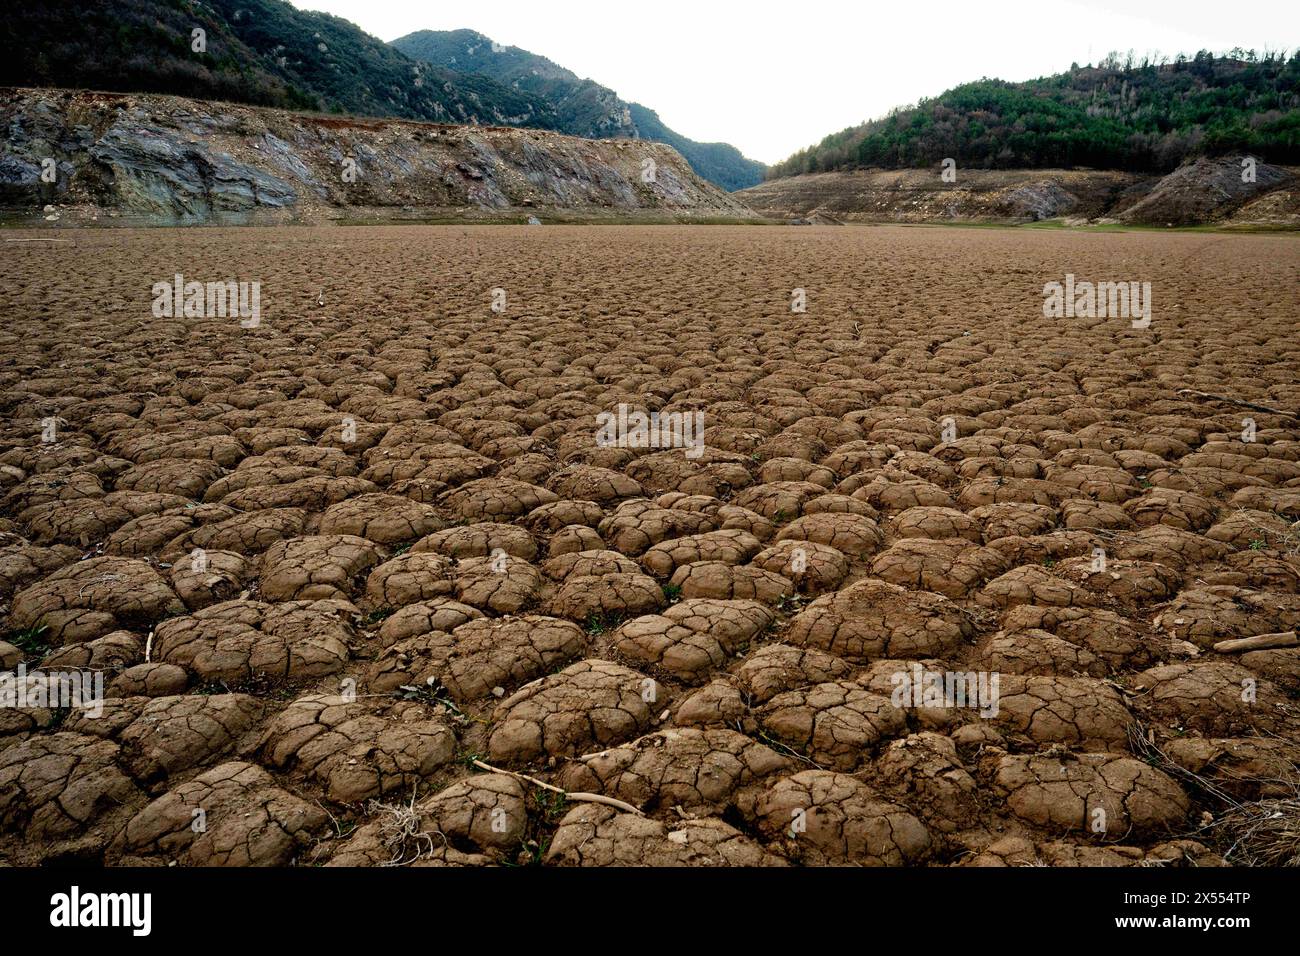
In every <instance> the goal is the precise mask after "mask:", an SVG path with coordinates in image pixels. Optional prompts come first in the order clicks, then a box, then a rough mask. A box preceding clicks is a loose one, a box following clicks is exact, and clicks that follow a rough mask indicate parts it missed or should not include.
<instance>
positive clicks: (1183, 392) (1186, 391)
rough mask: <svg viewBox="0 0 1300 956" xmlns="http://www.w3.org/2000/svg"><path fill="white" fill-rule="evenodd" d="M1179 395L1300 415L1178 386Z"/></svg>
mask: <svg viewBox="0 0 1300 956" xmlns="http://www.w3.org/2000/svg"><path fill="white" fill-rule="evenodd" d="M1178 394H1179V395H1195V396H1196V397H1197V398H1207V399H1210V400H1212V401H1216V402H1227V403H1228V404H1229V405H1239V406H1241V407H1242V408H1249V409H1251V410H1252V411H1256V412H1266V413H1267V414H1269V415H1282V416H1283V417H1285V418H1294V419H1296V420H1297V421H1300V415H1296V414H1293V413H1292V412H1284V411H1282V409H1280V408H1269V407H1268V406H1267V405H1256V404H1255V403H1254V402H1243V401H1242V400H1241V399H1239V398H1229V397H1228V396H1227V395H1211V394H1210V393H1209V392H1198V391H1197V390H1196V389H1194V388H1180V389H1179V390H1178Z"/></svg>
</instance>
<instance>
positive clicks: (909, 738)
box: [0, 227, 1300, 866]
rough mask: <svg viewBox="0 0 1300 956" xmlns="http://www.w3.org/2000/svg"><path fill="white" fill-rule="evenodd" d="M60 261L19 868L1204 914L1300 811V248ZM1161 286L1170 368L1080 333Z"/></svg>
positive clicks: (8, 539)
mask: <svg viewBox="0 0 1300 956" xmlns="http://www.w3.org/2000/svg"><path fill="white" fill-rule="evenodd" d="M63 235H71V236H72V237H73V238H74V239H75V242H73V243H60V244H49V245H45V244H38V243H30V244H27V243H24V244H14V245H13V246H12V247H9V248H7V249H6V255H5V256H4V257H3V258H0V288H3V289H4V290H5V291H4V293H3V301H4V304H5V306H6V315H7V316H8V317H9V322H8V324H7V325H6V326H5V328H4V329H3V330H0V355H2V360H0V407H2V408H3V411H4V417H3V422H2V423H0V669H2V670H3V671H5V672H6V677H5V684H4V685H3V691H4V693H5V694H6V695H8V697H7V698H6V699H7V700H8V701H9V702H8V703H7V704H6V706H4V707H3V708H0V862H4V863H13V864H35V863H41V862H47V863H56V862H59V861H63V860H95V861H102V862H104V863H105V864H109V865H115V864H151V865H159V864H162V865H165V864H169V863H178V864H180V865H228V866H236V865H276V866H278V865H291V864H298V865H336V866H346V865H368V866H369V865H373V866H388V865H418V866H483V865H499V864H537V865H543V866H601V865H646V864H653V865H665V866H667V865H695V866H699V865H719V866H720V865H742V866H760V865H761V866H769V865H770V866H779V865H804V866H810V865H873V866H913V865H915V866H955V865H978V866H986V865H987V866H999V865H1012V866H1017V865H1032V864H1043V863H1046V864H1050V865H1060V866H1074V865H1094V864H1098V863H1104V864H1114V865H1213V864H1220V863H1223V862H1227V863H1237V862H1244V860H1243V857H1242V852H1241V850H1240V848H1238V847H1234V841H1233V840H1232V839H1230V838H1228V833H1227V831H1226V830H1225V829H1224V828H1223V827H1221V826H1219V821H1220V820H1221V819H1222V817H1223V816H1224V814H1225V810H1226V809H1227V808H1228V807H1230V806H1231V802H1230V801H1236V802H1238V803H1246V804H1250V803H1251V802H1252V801H1259V800H1265V799H1275V798H1278V797H1283V796H1287V795H1288V794H1292V795H1293V794H1294V788H1295V786H1296V779H1297V774H1298V773H1300V769H1298V768H1300V647H1297V646H1295V644H1294V641H1293V640H1292V641H1290V642H1289V641H1288V640H1287V639H1286V638H1285V637H1281V638H1278V637H1274V638H1269V639H1265V640H1263V641H1262V642H1261V641H1255V642H1254V643H1248V644H1247V645H1246V646H1244V647H1233V646H1229V647H1228V648H1226V649H1225V648H1224V647H1223V646H1222V642H1223V641H1230V640H1238V641H1239V640H1243V639H1245V640H1247V641H1249V640H1250V639H1254V638H1260V637H1261V636H1264V635H1286V634H1290V633H1292V632H1294V631H1295V630H1296V628H1297V625H1298V624H1300V527H1298V522H1300V442H1298V441H1297V439H1298V438H1300V429H1298V426H1300V421H1298V420H1297V419H1296V418H1294V417H1293V414H1294V413H1296V412H1297V411H1300V381H1297V369H1300V345H1298V344H1297V342H1296V339H1295V329H1296V326H1297V322H1298V321H1300V312H1298V311H1297V309H1298V306H1297V302H1300V296H1298V295H1297V292H1298V291H1300V289H1298V288H1297V282H1296V274H1295V270H1294V267H1293V263H1294V261H1295V258H1294V249H1293V248H1292V243H1291V242H1289V241H1288V240H1286V239H1284V238H1281V237H1258V236H1235V237H1228V236H1215V237H1209V238H1207V237H1204V236H1190V235H1166V236H1155V235H1125V236H1110V237H1105V238H1104V239H1102V240H1101V241H1098V239H1097V237H1087V236H1071V235H1064V234H1061V235H1057V234H1048V233H1040V234H1035V235H1034V236H1032V237H1026V236H1024V235H1021V234H1012V233H992V232H983V231H979V232H972V231H970V230H925V231H916V230H903V229H890V228H882V229H878V230H870V231H865V230H864V231H848V230H831V229H825V230H824V229H816V228H813V229H807V230H802V231H799V232H798V233H793V232H788V231H787V232H782V233H776V232H767V231H761V232H754V231H752V230H746V231H742V230H739V229H728V228H719V229H695V230H685V229H677V228H665V229H659V230H650V229H636V228H610V229H600V230H591V229H580V228H575V229H568V228H560V229H554V230H547V231H546V233H545V238H541V236H542V232H541V231H538V230H527V229H513V228H505V229H500V230H495V231H486V230H482V229H472V228H462V227H456V228H416V227H403V228H387V229H370V228H359V229H349V230H267V231H260V232H258V233H257V234H256V236H251V235H250V234H249V233H247V232H234V231H218V230H212V231H203V232H184V233H164V232H136V231H131V230H113V231H97V232H87V231H78V232H73V233H70V234H69V233H64V234H63ZM253 240H255V241H253ZM1134 263H1138V264H1140V268H1141V269H1142V270H1143V274H1142V275H1140V276H1134V278H1141V279H1143V280H1145V281H1150V282H1151V283H1152V286H1153V289H1154V296H1155V298H1154V308H1153V321H1152V324H1151V326H1150V327H1149V328H1145V329H1143V328H1133V327H1132V325H1131V323H1130V322H1128V321H1126V320H1123V319H1114V320H1108V319H1095V320H1094V319H1068V320H1062V319H1058V320H1046V319H1044V318H1043V311H1042V294H1041V289H1042V286H1043V284H1044V283H1045V282H1047V281H1050V280H1052V279H1053V278H1057V279H1059V278H1060V277H1061V276H1063V275H1064V274H1065V273H1067V272H1070V273H1074V274H1076V275H1078V276H1081V277H1082V276H1093V277H1098V276H1106V275H1116V276H1119V275H1127V274H1128V272H1126V270H1131V269H1132V268H1134ZM177 271H182V272H183V273H184V274H185V276H186V277H187V278H194V279H208V278H212V279H216V278H219V277H220V278H224V277H227V276H229V277H238V278H239V279H241V280H242V279H253V280H257V281H260V282H261V283H262V286H261V287H262V295H263V298H262V308H263V311H262V315H261V321H260V323H258V324H256V325H251V326H250V325H241V324H240V322H239V320H238V318H236V317H232V318H220V317H210V318H196V317H192V318H155V317H154V316H153V315H152V313H151V308H150V306H151V299H152V291H151V290H152V286H153V284H154V283H156V282H160V281H171V280H172V278H173V276H174V273H175V272H177ZM494 289H500V290H503V291H504V293H505V299H504V306H503V308H500V309H494V308H493V305H494V304H495V303H497V302H498V301H499V298H498V297H496V296H494V295H493V290H494ZM792 289H803V290H805V293H806V296H807V311H806V312H792V311H791V307H790V304H791V290H792ZM1214 396H1228V397H1231V398H1234V399H1236V400H1238V401H1240V402H1247V403H1251V404H1252V405H1253V406H1255V407H1253V408H1252V407H1248V406H1246V405H1240V404H1237V405H1234V404H1231V403H1228V402H1225V401H1223V400H1222V399H1218V398H1215V397H1214ZM1268 409H1273V410H1272V411H1270V410H1268ZM638 413H644V417H645V421H646V422H650V421H651V420H652V419H651V414H652V413H654V415H655V417H654V419H653V421H654V422H656V423H663V422H666V421H671V422H673V426H672V427H673V428H675V429H676V432H675V433H671V434H669V431H665V430H664V429H660V428H659V425H658V424H656V429H657V430H656V431H655V440H654V441H650V440H648V438H647V434H648V433H644V432H643V433H642V435H641V436H640V438H637V436H636V434H635V432H632V433H630V434H624V435H623V436H622V437H623V438H624V439H626V440H614V441H609V440H605V439H606V438H608V436H605V437H604V438H602V437H601V431H600V428H599V419H598V416H603V415H612V416H614V417H615V419H618V418H619V416H621V417H622V420H623V421H624V422H628V421H631V420H632V419H633V418H635V417H636V416H637V414H638ZM696 413H698V415H699V416H700V417H699V418H698V421H697V419H696V418H695V415H696ZM668 416H675V417H674V418H669V417H668ZM697 424H698V429H696V428H695V426H696V425H697ZM688 425H689V426H691V428H690V430H689V431H686V430H684V429H686V426H688ZM666 434H667V436H668V439H670V440H669V441H668V444H669V445H671V444H672V441H671V439H672V437H673V434H675V435H676V437H678V438H681V439H683V441H682V442H681V443H679V444H682V445H684V447H664V441H663V439H664V437H665V435H666ZM688 438H691V439H693V438H698V439H699V441H698V442H696V443H694V444H692V442H691V441H687V440H686V439H688ZM19 668H23V669H24V671H23V672H20V671H19ZM20 673H22V676H21V677H20V676H19V674H20ZM73 674H76V675H78V676H84V677H85V678H86V679H87V680H88V681H90V682H91V683H92V685H93V682H94V679H95V678H96V677H98V678H100V679H101V680H102V685H101V686H102V690H103V693H102V695H101V696H100V697H96V698H95V699H94V700H91V701H89V702H80V703H78V702H76V701H69V700H67V699H59V698H57V697H56V699H50V698H49V697H48V695H46V696H40V694H41V693H43V692H44V690H47V689H48V687H49V682H48V680H47V678H48V677H49V676H50V675H56V676H57V675H63V676H65V677H66V676H69V675H73ZM20 689H21V691H22V693H23V694H24V695H26V696H23V697H22V699H21V700H19V699H18V696H17V695H18V691H19V690H20ZM56 689H57V687H56ZM493 768H495V769H497V770H509V771H511V772H512V773H513V774H518V775H520V776H514V775H505V774H501V773H494V772H492V769H493ZM538 781H540V782H542V783H545V784H548V785H549V786H551V787H553V788H557V789H546V788H544V787H541V786H538V785H537V782H538ZM566 794H567V796H566Z"/></svg>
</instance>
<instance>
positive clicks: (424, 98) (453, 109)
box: [0, 0, 558, 129]
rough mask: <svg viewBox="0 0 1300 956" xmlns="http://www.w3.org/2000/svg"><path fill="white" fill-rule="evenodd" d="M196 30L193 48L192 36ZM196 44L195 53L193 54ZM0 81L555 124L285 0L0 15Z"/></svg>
mask: <svg viewBox="0 0 1300 956" xmlns="http://www.w3.org/2000/svg"><path fill="white" fill-rule="evenodd" d="M196 29H198V30H202V31H203V35H202V37H201V39H202V43H201V44H198V43H196V38H195V34H194V31H195V30H196ZM196 46H201V47H202V49H196ZM0 48H3V49H4V50H5V51H6V55H5V56H4V57H3V58H2V59H0V85H5V86H62V87H76V88H88V89H101V90H113V91H123V92H156V93H171V94H175V95H178V96H191V97H196V98H200V99H218V100H229V101H232V102H238V103H251V104H257V105H268V106H284V107H290V108H295V109H308V110H320V111H326V112H335V113H351V114H357V115H369V116H397V117H403V118H407V119H418V120H431V121H435V122H444V123H481V124H493V125H507V126H529V127H538V128H542V129H556V128H557V127H558V121H557V118H556V115H555V112H554V110H553V109H552V108H551V106H550V104H549V103H548V102H547V101H546V100H545V99H544V98H542V97H539V96H535V95H533V94H531V93H528V92H526V91H524V90H519V89H515V88H513V87H510V86H507V85H504V84H501V83H497V82H495V81H493V80H491V79H490V78H488V77H485V76H479V75H473V74H466V73H458V72H453V71H451V70H446V69H440V68H438V67H434V66H432V65H430V64H428V63H422V62H417V61H415V60H412V59H411V58H409V57H407V56H405V55H404V54H402V53H401V52H400V51H398V50H395V49H393V48H392V47H390V46H389V45H388V44H386V43H384V42H382V41H381V40H379V39H378V38H376V37H373V36H370V35H369V34H368V33H365V32H364V31H362V30H361V29H360V28H358V27H357V26H355V25H354V24H352V23H349V22H348V21H347V20H343V19H340V18H339V17H334V16H330V15H329V14H324V13H312V12H305V11H302V10H299V9H297V8H296V7H293V6H291V5H290V4H288V3H285V2H283V0H207V2H205V3H199V2H196V0H94V2H93V3H85V2H81V0H48V2H41V3H30V4H29V3H21V4H11V5H9V6H8V7H7V8H6V10H5V16H4V18H3V20H2V21H0Z"/></svg>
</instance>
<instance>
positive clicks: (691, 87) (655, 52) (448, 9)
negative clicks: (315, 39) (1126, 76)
mask: <svg viewBox="0 0 1300 956" xmlns="http://www.w3.org/2000/svg"><path fill="white" fill-rule="evenodd" d="M292 2H293V4H294V6H297V7H299V8H301V9H304V10H325V11H327V12H329V13H333V14H336V15H338V16H341V17H344V18H346V19H348V20H351V21H352V22H354V23H356V24H357V25H359V26H360V27H361V28H362V29H363V30H365V31H366V32H368V33H372V34H374V35H376V36H378V37H379V38H380V39H382V40H395V39H396V38H397V37H400V36H404V35H405V34H407V33H411V32H412V31H415V30H456V29H461V28H469V29H472V30H477V31H479V32H480V33H484V34H487V36H489V37H491V38H492V39H493V40H495V41H497V42H498V43H502V44H505V45H507V46H517V47H522V48H523V49H525V50H529V51H531V52H533V53H539V54H541V55H542V56H546V57H549V58H550V59H552V60H554V61H555V62H556V63H558V64H560V65H561V66H564V67H567V68H568V69H570V70H573V71H574V72H575V73H577V74H578V75H579V76H584V77H590V78H591V79H593V80H595V81H597V82H598V83H601V84H603V85H605V86H608V87H611V88H612V89H613V90H614V91H615V92H617V93H618V95H619V96H621V97H622V98H623V99H625V100H631V101H634V102H638V103H641V104H642V105H644V106H648V107H650V108H651V109H653V110H657V111H658V113H659V116H660V118H661V119H663V121H664V122H665V123H666V124H667V125H668V126H670V127H671V128H672V129H675V130H676V131H677V132H679V133H681V134H683V135H684V136H688V137H690V138H691V139H696V140H702V141H706V142H711V141H718V140H720V141H723V142H728V143H732V144H733V145H735V146H738V147H739V148H740V149H741V150H742V151H743V152H744V153H745V154H746V155H747V156H749V157H751V158H753V159H757V160H761V161H762V162H765V163H772V162H776V161H778V160H781V159H784V158H785V157H786V156H788V155H790V154H791V153H793V152H794V151H796V150H798V149H801V148H802V147H804V146H808V145H810V144H812V143H815V142H817V141H818V140H820V139H821V138H822V137H823V136H825V135H827V134H828V133H833V132H837V131H839V130H841V129H844V128H845V127H847V126H852V125H854V124H856V123H860V122H862V121H863V120H867V119H874V118H876V117H878V116H881V115H883V114H885V113H887V112H888V111H889V109H890V108H891V107H894V106H899V105H904V104H908V103H914V102H916V101H917V100H918V99H920V98H921V97H923V96H934V95H937V94H939V93H942V92H943V91H944V90H946V89H948V88H950V87H953V86H956V85H957V84H959V83H963V82H966V81H968V80H975V79H979V78H980V77H982V76H990V77H997V78H999V79H1004V80H1026V79H1031V78H1033V77H1037V76H1045V75H1047V74H1051V73H1059V72H1061V71H1062V70H1065V69H1067V68H1068V67H1069V66H1070V63H1071V62H1072V61H1075V62H1078V63H1080V64H1084V63H1088V62H1096V61H1097V60H1099V59H1101V58H1102V57H1103V56H1105V55H1106V53H1107V52H1109V51H1111V50H1119V51H1121V52H1124V51H1128V50H1130V49H1131V50H1134V51H1135V52H1136V53H1138V54H1139V55H1141V54H1143V53H1148V52H1156V51H1158V52H1160V53H1164V54H1167V55H1169V56H1171V57H1172V56H1173V55H1174V54H1177V53H1179V52H1184V53H1188V54H1191V53H1195V52H1196V51H1197V50H1198V49H1201V48H1206V49H1211V50H1214V51H1216V52H1222V51H1225V50H1228V49H1231V48H1232V47H1235V46H1240V47H1242V48H1243V49H1252V48H1253V49H1255V50H1257V51H1260V52H1262V51H1263V50H1264V49H1266V48H1267V49H1271V50H1280V49H1294V48H1295V47H1297V46H1300V2H1296V0H1250V2H1244V3H1228V2H1223V0H1213V2H1212V0H1075V2H1066V0H995V2H993V3H972V2H970V0H912V2H904V3H899V2H879V0H874V2H873V0H848V2H816V0H782V2H773V0H748V2H741V0H552V2H547V3H542V2H538V0H479V2H478V3H445V2H443V3H438V2H429V0H292Z"/></svg>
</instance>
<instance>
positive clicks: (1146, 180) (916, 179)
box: [736, 156, 1300, 228]
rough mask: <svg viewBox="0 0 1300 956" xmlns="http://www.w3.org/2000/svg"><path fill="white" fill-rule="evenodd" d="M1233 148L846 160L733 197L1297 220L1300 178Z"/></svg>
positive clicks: (942, 215)
mask: <svg viewBox="0 0 1300 956" xmlns="http://www.w3.org/2000/svg"><path fill="white" fill-rule="evenodd" d="M1241 171H1242V167H1241V163H1240V157H1236V156H1229V157H1220V158H1216V159H1210V158H1204V157H1203V158H1201V159H1198V160H1196V161H1194V162H1192V163H1188V164H1187V165H1185V166H1182V167H1180V168H1178V169H1177V170H1175V171H1174V172H1172V173H1170V174H1169V175H1167V176H1160V175H1157V174H1153V173H1133V172H1125V171H1123V170H1088V169H1011V170H1002V169H992V170H983V169H971V170H962V171H960V172H959V173H958V175H957V181H956V182H953V183H946V182H944V181H943V179H942V178H941V176H940V174H939V170H938V168H937V167H936V168H934V169H926V170H918V169H853V170H838V171H835V172H829V173H808V174H805V175H802V176H786V177H782V178H780V179H774V180H771V181H769V182H766V183H763V184H762V185H760V186H756V187H754V188H753V189H746V190H743V191H741V192H739V193H737V194H736V198H738V199H740V200H742V201H744V202H745V203H747V204H748V205H749V206H750V207H751V208H752V209H753V210H754V211H755V212H757V213H758V214H759V215H761V216H765V217H769V218H773V219H805V220H813V221H834V222H906V223H944V222H1003V223H1024V222H1038V221H1042V220H1047V219H1056V220H1064V221H1069V222H1076V223H1082V222H1102V223H1106V222H1112V223H1131V224H1136V225H1152V226H1188V225H1197V224H1204V223H1215V224H1220V225H1255V226H1260V225H1265V226H1286V227H1290V228H1296V227H1297V226H1300V178H1297V176H1296V172H1295V170H1293V169H1288V168H1286V167H1280V166H1272V165H1268V164H1259V165H1258V166H1257V168H1256V179H1255V182H1253V183H1250V182H1242V177H1241Z"/></svg>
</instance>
